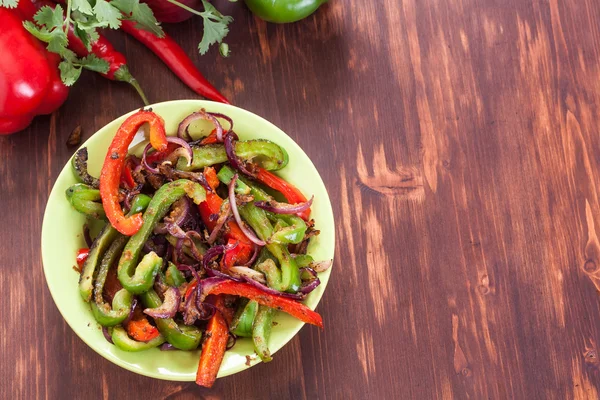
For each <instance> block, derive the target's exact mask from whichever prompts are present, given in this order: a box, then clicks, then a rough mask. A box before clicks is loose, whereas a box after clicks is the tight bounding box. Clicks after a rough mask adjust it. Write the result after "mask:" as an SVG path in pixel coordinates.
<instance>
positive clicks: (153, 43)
mask: <svg viewBox="0 0 600 400" xmlns="http://www.w3.org/2000/svg"><path fill="white" fill-rule="evenodd" d="M121 29H123V30H124V31H125V32H127V33H128V34H129V35H131V36H133V37H134V38H136V39H137V40H139V41H140V42H142V44H144V45H145V46H146V47H148V48H149V49H150V50H152V52H153V53H154V54H156V55H157V56H158V57H159V58H160V59H161V60H162V61H163V62H164V63H165V64H167V66H168V67H169V68H170V69H171V71H173V73H175V75H177V76H178V77H179V79H181V80H182V81H183V82H184V83H185V84H186V85H188V86H189V87H190V88H191V89H192V90H193V91H194V92H196V93H198V94H199V95H200V96H204V97H206V98H207V99H210V100H214V101H219V102H221V103H225V104H229V101H228V100H227V99H226V98H225V96H223V95H222V94H221V93H219V91H218V90H217V89H215V87H214V86H213V85H211V84H210V82H208V81H207V80H206V78H205V77H204V76H203V75H202V73H200V71H199V70H198V68H196V66H195V65H194V63H193V62H192V60H191V59H190V58H189V57H188V55H187V54H186V52H185V51H184V50H183V49H182V48H181V47H180V46H179V45H178V44H177V43H175V41H174V40H173V39H171V38H170V37H169V35H167V34H165V36H164V37H163V38H159V37H156V36H155V35H154V34H153V33H152V32H148V31H145V30H143V29H138V28H136V26H135V22H133V21H127V20H123V21H122V24H121Z"/></svg>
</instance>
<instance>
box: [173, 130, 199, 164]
mask: <svg viewBox="0 0 600 400" xmlns="http://www.w3.org/2000/svg"><path fill="white" fill-rule="evenodd" d="M167 142H170V143H175V144H178V145H180V146H181V148H182V149H184V150H185V153H186V154H187V157H186V156H185V155H184V157H185V159H186V160H187V166H188V167H189V166H190V165H192V159H193V158H194V152H193V151H192V148H191V146H190V145H189V143H188V142H186V141H185V140H183V139H181V138H178V137H173V136H167ZM177 150H179V149H177ZM177 150H175V151H177Z"/></svg>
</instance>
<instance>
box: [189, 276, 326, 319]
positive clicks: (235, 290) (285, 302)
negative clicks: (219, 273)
mask: <svg viewBox="0 0 600 400" xmlns="http://www.w3.org/2000/svg"><path fill="white" fill-rule="evenodd" d="M196 285H197V283H196V282H194V281H192V282H191V283H190V287H192V288H191V289H190V288H188V290H190V291H191V290H193V288H194V287H196ZM208 294H232V295H235V296H241V297H245V298H247V299H250V300H255V301H256V302H258V304H262V305H263V306H267V307H271V308H275V309H277V310H279V311H283V312H285V313H287V314H290V315H291V316H292V317H295V318H297V319H299V320H300V321H302V322H306V323H307V324H311V325H315V326H318V327H319V328H323V319H322V318H321V316H320V315H319V314H318V313H316V312H314V311H313V310H311V309H310V308H308V307H306V306H305V305H304V304H302V303H299V302H297V301H296V300H292V299H289V298H287V297H283V296H276V295H272V294H270V293H266V292H265V291H263V290H260V289H259V288H257V287H255V286H252V285H250V284H248V283H241V282H235V281H223V282H220V283H217V284H216V285H214V286H213V287H212V288H211V289H210V291H209V293H208Z"/></svg>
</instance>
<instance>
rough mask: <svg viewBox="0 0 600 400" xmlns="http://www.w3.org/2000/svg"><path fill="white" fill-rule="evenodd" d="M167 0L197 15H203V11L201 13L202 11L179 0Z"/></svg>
mask: <svg viewBox="0 0 600 400" xmlns="http://www.w3.org/2000/svg"><path fill="white" fill-rule="evenodd" d="M167 1H168V2H169V3H171V4H174V5H176V6H177V7H181V8H183V9H184V10H186V11H189V12H191V13H192V14H196V15H200V16H202V13H200V11H197V10H194V9H193V8H191V7H188V6H186V5H185V4H183V3H180V2H178V1H177V0H167Z"/></svg>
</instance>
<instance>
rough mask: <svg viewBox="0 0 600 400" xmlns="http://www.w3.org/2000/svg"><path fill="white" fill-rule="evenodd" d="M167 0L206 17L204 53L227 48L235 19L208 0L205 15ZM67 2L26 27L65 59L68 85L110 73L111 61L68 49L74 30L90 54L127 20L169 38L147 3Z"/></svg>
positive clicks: (6, 0) (3, 3)
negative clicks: (103, 31)
mask: <svg viewBox="0 0 600 400" xmlns="http://www.w3.org/2000/svg"><path fill="white" fill-rule="evenodd" d="M167 1H168V2H170V3H172V4H174V5H176V6H178V7H181V8H183V9H185V10H187V11H189V12H191V13H193V14H196V15H198V16H200V17H202V20H203V24H204V33H203V35H202V40H201V41H200V43H199V44H198V51H199V52H200V54H206V52H207V51H208V49H209V48H210V46H211V45H213V44H216V43H219V44H221V45H222V48H224V46H227V44H226V43H224V42H223V39H224V38H225V36H227V34H228V33H229V24H230V23H231V22H232V21H233V18H231V17H229V16H225V15H223V14H221V13H220V12H219V11H218V10H217V9H216V8H215V7H214V6H213V5H212V4H210V3H209V2H208V1H206V0H202V4H203V6H204V11H202V12H201V11H197V10H194V9H193V8H190V7H188V6H186V5H185V4H182V3H180V2H179V1H177V0H167ZM18 2H19V0H0V7H6V8H15V7H17V5H18ZM66 3H67V4H66V12H65V10H64V9H63V7H62V6H61V5H58V4H57V5H56V6H55V7H54V8H52V7H49V6H43V7H41V8H40V9H39V10H38V12H37V13H36V14H35V16H34V21H33V22H32V21H25V22H24V23H23V26H24V27H25V29H27V31H29V33H31V34H32V35H33V36H35V37H36V38H38V39H39V40H41V41H42V42H45V43H46V44H47V49H48V51H51V52H53V53H56V54H58V55H59V56H60V57H61V59H62V61H61V63H60V64H59V70H60V75H61V79H62V81H63V83H64V84H65V85H67V86H71V85H73V84H74V83H75V82H76V81H77V79H78V78H79V76H80V75H81V71H82V69H89V70H92V71H96V72H100V73H107V72H108V70H109V64H108V62H107V61H105V60H103V59H101V58H98V57H97V56H95V55H94V54H89V55H88V56H86V57H81V58H78V57H77V55H76V54H75V53H74V52H73V51H72V50H70V49H69V48H68V46H69V39H68V33H69V31H70V30H71V29H72V31H73V33H74V35H75V36H76V37H77V38H79V39H80V40H81V41H82V42H83V44H84V45H85V47H86V48H87V49H88V51H91V46H92V43H94V42H95V41H96V40H98V32H97V29H99V28H109V29H119V28H120V26H121V21H123V20H129V21H134V22H135V23H136V27H137V28H138V29H144V30H147V31H150V32H152V33H153V34H154V35H156V36H157V37H159V38H162V37H164V35H165V33H164V31H163V30H162V28H161V26H160V24H159V23H158V21H157V20H156V18H155V16H154V13H153V12H152V9H151V8H150V7H149V6H148V5H147V4H145V3H140V0H67V1H66ZM221 53H223V52H222V51H221Z"/></svg>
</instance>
